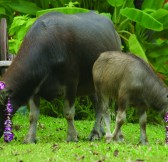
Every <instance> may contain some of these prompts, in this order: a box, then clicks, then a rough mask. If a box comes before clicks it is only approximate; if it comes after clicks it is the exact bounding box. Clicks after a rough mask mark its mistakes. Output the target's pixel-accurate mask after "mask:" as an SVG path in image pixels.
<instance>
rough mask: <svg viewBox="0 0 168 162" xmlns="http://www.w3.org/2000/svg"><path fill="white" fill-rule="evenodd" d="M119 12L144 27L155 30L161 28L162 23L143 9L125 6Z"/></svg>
mask: <svg viewBox="0 0 168 162" xmlns="http://www.w3.org/2000/svg"><path fill="white" fill-rule="evenodd" d="M120 13H121V15H123V16H126V17H127V18H128V19H130V20H132V21H134V22H136V23H139V24H140V25H141V26H143V27H144V28H147V29H151V30H155V31H161V30H163V24H162V23H160V22H159V21H157V20H156V19H155V18H153V17H152V16H151V15H150V14H147V13H146V12H144V11H141V10H138V9H135V8H128V7H126V8H124V9H121V10H120Z"/></svg>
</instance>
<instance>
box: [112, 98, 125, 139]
mask: <svg viewBox="0 0 168 162" xmlns="http://www.w3.org/2000/svg"><path fill="white" fill-rule="evenodd" d="M127 101H128V98H127V97H126V96H125V97H123V98H120V99H119V100H118V111H117V116H116V124H115V129H114V131H113V140H115V141H118V142H123V141H124V138H123V135H122V133H121V127H122V125H123V123H124V121H125V119H126V112H125V109H126V105H127V104H126V103H127Z"/></svg>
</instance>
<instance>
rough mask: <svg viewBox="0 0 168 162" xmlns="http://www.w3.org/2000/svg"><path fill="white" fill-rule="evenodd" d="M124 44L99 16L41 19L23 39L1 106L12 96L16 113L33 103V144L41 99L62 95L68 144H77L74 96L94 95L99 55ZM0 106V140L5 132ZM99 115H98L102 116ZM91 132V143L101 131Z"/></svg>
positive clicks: (7, 76) (7, 75)
mask: <svg viewBox="0 0 168 162" xmlns="http://www.w3.org/2000/svg"><path fill="white" fill-rule="evenodd" d="M120 45H121V44H120V39H119V37H118V35H117V33H116V31H115V29H114V26H113V24H112V22H111V21H110V20H109V19H107V18H105V17H104V16H100V15H98V14H96V13H93V12H89V13H85V14H83V13H79V14H74V15H65V14H61V13H57V12H52V13H48V14H45V15H43V16H41V17H40V18H39V19H37V21H36V22H35V23H34V24H33V26H32V27H31V29H30V30H29V32H28V33H27V35H26V36H25V38H24V40H23V43H22V45H21V47H20V50H19V52H18V54H17V56H16V58H15V59H14V61H13V63H12V64H11V66H10V67H9V69H8V70H7V72H6V73H5V75H4V76H3V79H2V80H3V81H4V82H5V84H6V88H5V89H4V90H3V91H1V92H0V93H1V94H0V95H1V101H5V99H6V96H9V95H10V99H11V104H12V106H13V109H14V111H13V114H14V113H15V112H16V110H17V109H18V108H19V107H20V106H21V105H25V104H27V102H28V101H29V103H30V128H29V131H28V134H27V136H26V137H25V140H24V142H25V143H32V142H35V139H36V126H37V120H38V117H39V99H40V97H43V98H44V99H47V100H48V101H51V100H52V99H54V98H56V97H58V96H63V97H64V98H65V100H64V109H63V112H64V115H65V118H66V119H67V122H68V133H67V141H77V132H76V130H75V127H74V114H75V109H74V101H75V97H76V96H80V95H89V94H93V93H94V86H93V81H92V66H93V63H94V61H95V60H96V59H97V58H98V56H99V54H100V53H101V52H104V51H109V50H120ZM4 109H5V106H4V105H1V107H0V136H2V134H3V129H4V120H5V119H4V118H5V114H4ZM99 115H101V114H99V113H98V112H97V113H96V116H99ZM96 125H97V124H96V122H95V127H94V128H93V131H92V133H91V138H92V137H93V136H94V135H95V134H96V133H97V132H99V130H98V129H99V128H97V127H96Z"/></svg>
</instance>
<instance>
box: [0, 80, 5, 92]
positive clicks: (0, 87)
mask: <svg viewBox="0 0 168 162" xmlns="http://www.w3.org/2000/svg"><path fill="white" fill-rule="evenodd" d="M4 88H5V83H4V82H1V81H0V90H3V89H4Z"/></svg>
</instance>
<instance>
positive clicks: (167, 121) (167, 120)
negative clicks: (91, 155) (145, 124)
mask: <svg viewBox="0 0 168 162" xmlns="http://www.w3.org/2000/svg"><path fill="white" fill-rule="evenodd" d="M165 122H166V123H168V112H167V113H166V115H165Z"/></svg>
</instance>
